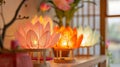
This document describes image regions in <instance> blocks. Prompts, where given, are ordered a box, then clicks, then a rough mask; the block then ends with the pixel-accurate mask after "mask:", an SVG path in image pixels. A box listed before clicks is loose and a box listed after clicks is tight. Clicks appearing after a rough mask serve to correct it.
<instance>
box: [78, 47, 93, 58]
mask: <svg viewBox="0 0 120 67" xmlns="http://www.w3.org/2000/svg"><path fill="white" fill-rule="evenodd" d="M91 47H93V54H90V48H91ZM85 48H86V50H87V53H86V54H84V52H85V51H84V49H85ZM79 49H82V53H81V54H80V51H79ZM93 55H95V46H84V47H82V46H81V47H80V48H78V50H77V56H84V57H90V56H93Z"/></svg>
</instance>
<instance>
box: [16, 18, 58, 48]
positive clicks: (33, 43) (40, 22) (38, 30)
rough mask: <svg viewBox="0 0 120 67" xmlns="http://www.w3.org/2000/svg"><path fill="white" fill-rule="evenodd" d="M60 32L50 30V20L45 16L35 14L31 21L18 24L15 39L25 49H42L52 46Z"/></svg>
mask: <svg viewBox="0 0 120 67" xmlns="http://www.w3.org/2000/svg"><path fill="white" fill-rule="evenodd" d="M59 36H60V34H59V33H56V32H52V20H51V19H50V18H49V17H47V16H44V17H43V16H40V18H39V17H37V16H35V17H34V19H33V20H32V21H31V22H27V23H25V24H24V25H23V24H22V25H20V27H19V28H18V30H17V32H16V39H17V40H18V41H19V44H20V46H21V47H23V48H25V49H44V48H51V47H53V46H54V45H55V44H56V43H57V41H58V39H59Z"/></svg>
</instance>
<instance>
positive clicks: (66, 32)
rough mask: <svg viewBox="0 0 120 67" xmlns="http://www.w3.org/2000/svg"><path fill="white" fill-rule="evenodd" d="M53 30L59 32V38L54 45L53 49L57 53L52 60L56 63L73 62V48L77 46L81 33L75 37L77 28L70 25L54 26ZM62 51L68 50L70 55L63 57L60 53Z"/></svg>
mask: <svg viewBox="0 0 120 67" xmlns="http://www.w3.org/2000/svg"><path fill="white" fill-rule="evenodd" d="M54 31H55V32H59V33H60V39H59V41H58V42H57V44H56V45H55V46H54V50H55V51H56V54H57V56H56V58H55V60H54V61H55V62H57V63H63V62H73V61H74V58H73V49H75V48H79V46H80V43H81V42H82V39H83V35H80V36H79V37H77V29H76V28H74V29H72V28H71V27H63V26H62V27H61V28H59V27H55V28H54ZM64 51H67V52H69V53H70V55H69V56H67V57H63V56H62V54H64Z"/></svg>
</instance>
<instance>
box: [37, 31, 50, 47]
mask: <svg viewBox="0 0 120 67" xmlns="http://www.w3.org/2000/svg"><path fill="white" fill-rule="evenodd" d="M48 35H49V31H46V32H44V33H43V34H42V36H41V37H40V39H39V48H44V46H45V44H46V41H47V36H48Z"/></svg>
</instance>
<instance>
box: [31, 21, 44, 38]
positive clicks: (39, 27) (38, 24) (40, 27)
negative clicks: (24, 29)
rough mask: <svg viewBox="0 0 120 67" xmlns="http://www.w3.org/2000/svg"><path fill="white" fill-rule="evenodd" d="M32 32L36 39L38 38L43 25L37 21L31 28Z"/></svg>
mask: <svg viewBox="0 0 120 67" xmlns="http://www.w3.org/2000/svg"><path fill="white" fill-rule="evenodd" d="M33 30H34V31H35V33H36V34H37V36H38V38H40V36H41V35H42V33H43V25H42V24H41V23H40V22H39V21H37V23H36V24H34V26H33Z"/></svg>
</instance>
